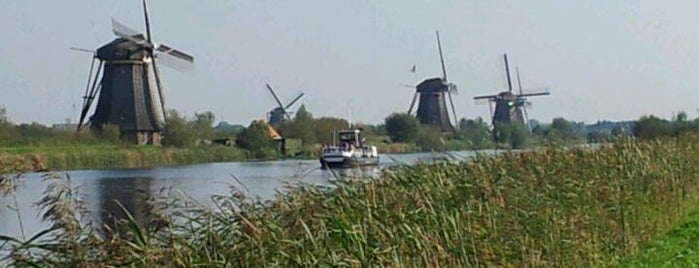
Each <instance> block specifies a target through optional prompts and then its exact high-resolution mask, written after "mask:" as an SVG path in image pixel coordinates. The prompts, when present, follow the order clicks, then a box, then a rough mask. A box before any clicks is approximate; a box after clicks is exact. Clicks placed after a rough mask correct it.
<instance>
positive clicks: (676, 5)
mask: <svg viewBox="0 0 699 268" xmlns="http://www.w3.org/2000/svg"><path fill="white" fill-rule="evenodd" d="M149 8H150V15H151V25H152V29H153V38H154V39H155V41H156V42H158V43H165V44H168V45H171V46H173V47H176V48H178V49H181V50H183V51H186V52H188V53H190V54H192V55H193V56H194V57H195V65H196V70H195V72H193V73H182V72H179V71H175V70H172V69H166V68H164V67H163V68H161V70H162V76H163V79H164V85H165V101H166V105H167V108H172V109H177V110H178V111H180V112H183V113H185V114H187V115H188V116H191V115H192V114H193V113H194V112H200V111H212V112H214V113H215V114H216V116H217V119H223V120H226V121H229V122H233V123H241V124H244V125H247V124H248V123H249V122H250V121H251V120H253V119H256V118H263V117H264V115H265V112H266V111H267V110H269V109H271V108H273V107H274V106H275V104H274V101H273V99H272V97H271V96H270V95H269V93H268V92H267V91H266V90H265V89H264V84H265V83H269V84H271V85H272V86H273V87H274V88H275V89H276V91H277V94H278V95H279V96H280V98H281V99H282V100H283V101H285V100H289V99H290V98H292V97H293V96H294V95H295V94H296V93H298V92H300V91H303V92H305V93H306V96H305V97H304V98H303V99H302V100H301V101H300V102H299V103H304V104H305V105H306V107H307V109H308V110H309V111H310V112H311V113H313V115H314V116H316V117H320V116H334V117H343V118H346V117H348V116H349V115H350V114H351V119H352V120H353V121H362V122H367V123H380V122H383V119H384V118H385V117H386V116H387V115H388V114H390V113H392V112H404V111H406V110H407V109H408V106H409V104H410V100H411V98H412V95H413V91H414V90H413V89H410V88H407V87H401V86H399V84H401V83H407V84H415V83H417V82H419V81H421V80H423V79H424V78H429V77H434V76H438V75H440V73H441V70H440V67H439V58H438V53H437V48H436V41H435V33H434V31H435V30H437V29H438V30H439V31H440V35H441V38H442V45H443V48H444V55H445V58H446V65H447V73H448V77H449V80H450V82H454V83H456V84H457V85H458V87H459V95H455V96H454V102H455V105H456V112H457V115H458V116H459V117H467V118H474V117H483V118H489V115H488V105H487V103H476V102H474V101H473V96H474V95H481V94H494V93H497V92H498V91H499V90H502V89H504V88H505V80H504V75H503V71H502V67H501V66H502V64H501V59H500V55H501V54H502V53H508V55H509V57H510V62H511V65H512V66H513V67H514V66H518V67H519V68H520V72H521V75H522V82H523V85H524V88H525V89H526V88H532V89H535V88H547V89H548V90H549V91H550V92H551V96H546V97H539V98H535V99H532V100H531V101H532V103H533V109H531V110H530V111H529V112H530V116H531V117H532V118H535V119H538V120H540V121H550V120H551V119H552V118H554V117H565V118H567V119H570V120H575V121H585V122H588V123H591V122H595V121H597V120H602V119H611V120H627V119H637V118H638V117H639V116H641V115H646V114H654V115H658V116H661V117H671V116H672V115H673V113H675V112H677V111H686V112H687V113H688V114H689V115H690V117H695V116H696V114H697V112H696V109H697V108H698V107H699V105H698V104H697V103H696V100H699V89H698V88H697V85H699V81H698V80H699V75H698V71H699V66H698V65H697V64H696V63H697V62H698V60H699V29H697V27H696V25H697V23H698V22H699V16H697V10H699V2H697V1H577V0H576V1H561V0H556V1H553V0H552V1H427V0H425V1H416V0H403V1H369V0H351V1H320V0H318V1H281V0H279V1H272V0H269V1H267V0H254V1H252V0H251V1H166V0H150V1H149ZM111 17H114V18H116V19H118V20H119V21H121V22H122V23H124V24H127V25H129V26H131V27H132V28H135V29H138V30H142V29H143V28H144V26H143V17H142V10H141V3H140V1H139V0H100V1H88V0H63V1H48V0H45V1H38V0H21V1H20V0H0V25H2V26H1V27H2V31H0V106H5V107H6V108H7V110H8V113H9V116H10V118H11V120H13V121H15V122H31V121H37V122H40V123H46V124H50V123H57V122H63V121H65V119H66V118H71V119H72V120H73V121H77V116H78V113H79V112H80V111H79V110H80V107H81V105H82V99H81V95H82V94H83V91H84V90H85V82H86V78H87V72H88V69H89V63H90V59H91V55H90V54H87V53H82V52H77V51H73V50H70V49H69V48H70V47H71V46H76V47H84V48H90V49H96V48H97V47H99V46H101V45H103V44H105V43H107V42H109V41H111V40H112V39H113V38H114V36H113V34H112V32H111V24H110V18H111ZM413 64H416V65H417V73H416V75H414V74H413V73H410V72H409V69H410V68H411V67H412V66H413ZM297 107H298V105H296V106H295V107H294V108H297ZM452 120H453V119H452Z"/></svg>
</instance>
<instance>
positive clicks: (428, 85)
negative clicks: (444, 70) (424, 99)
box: [417, 77, 449, 93]
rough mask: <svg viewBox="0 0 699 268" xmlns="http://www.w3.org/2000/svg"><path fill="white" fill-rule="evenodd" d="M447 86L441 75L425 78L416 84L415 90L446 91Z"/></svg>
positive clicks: (424, 91)
mask: <svg viewBox="0 0 699 268" xmlns="http://www.w3.org/2000/svg"><path fill="white" fill-rule="evenodd" d="M448 90H449V87H448V86H447V84H446V83H444V80H442V78H441V77H435V78H430V79H426V80H425V81H422V83H420V84H418V85H417V92H420V93H427V92H446V91H448Z"/></svg>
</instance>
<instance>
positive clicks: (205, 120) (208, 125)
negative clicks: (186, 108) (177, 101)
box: [189, 111, 215, 140]
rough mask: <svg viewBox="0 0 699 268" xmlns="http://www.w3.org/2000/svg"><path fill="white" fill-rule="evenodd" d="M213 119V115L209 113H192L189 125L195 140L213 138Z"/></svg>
mask: <svg viewBox="0 0 699 268" xmlns="http://www.w3.org/2000/svg"><path fill="white" fill-rule="evenodd" d="M214 119H215V117H214V113H212V112H210V111H207V112H203V113H194V120H192V121H191V122H189V124H190V126H191V129H192V131H193V132H194V134H195V135H196V137H197V138H199V139H207V140H210V139H213V137H214V128H213V125H214Z"/></svg>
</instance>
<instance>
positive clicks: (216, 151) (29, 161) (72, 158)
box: [0, 144, 248, 171]
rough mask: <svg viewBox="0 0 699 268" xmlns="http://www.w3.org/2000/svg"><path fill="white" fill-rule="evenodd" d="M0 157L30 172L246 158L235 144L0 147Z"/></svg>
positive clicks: (180, 163)
mask: <svg viewBox="0 0 699 268" xmlns="http://www.w3.org/2000/svg"><path fill="white" fill-rule="evenodd" d="M0 157H3V158H12V159H16V161H19V162H21V163H22V165H23V166H24V167H25V169H26V170H30V171H46V170H75V169H105V168H141V167H151V166H164V165H186V164H198V163H210V162H230V161H244V160H248V156H247V154H246V151H244V150H241V149H238V148H234V147H224V146H206V147H190V148H174V147H159V146H122V145H111V144H95V145H66V146H21V147H0Z"/></svg>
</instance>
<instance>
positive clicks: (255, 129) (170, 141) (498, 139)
mask: <svg viewBox="0 0 699 268" xmlns="http://www.w3.org/2000/svg"><path fill="white" fill-rule="evenodd" d="M167 118H168V120H167V122H166V123H165V124H164V125H163V128H162V136H163V140H162V144H163V146H172V147H190V146H203V145H210V144H216V143H212V141H216V140H222V139H223V140H228V141H230V143H229V145H231V146H235V147H238V148H241V149H244V150H248V151H250V152H251V156H252V157H255V158H273V157H278V156H280V154H279V153H280V141H278V140H274V139H272V137H271V136H270V129H269V125H267V124H266V123H265V122H262V121H252V122H251V123H250V124H249V125H248V126H245V127H240V128H233V129H228V130H224V131H217V130H216V129H215V128H214V127H213V126H214V123H215V119H216V118H215V116H214V114H213V113H212V112H210V111H206V112H201V113H194V116H193V117H191V118H187V117H186V116H184V115H182V114H181V113H179V112H177V111H175V110H169V111H168V113H167ZM273 127H274V130H276V131H277V132H278V133H279V134H280V135H281V136H282V137H284V138H285V140H287V141H297V143H294V144H296V145H298V147H299V148H297V149H296V150H295V151H294V154H296V155H306V156H310V155H313V154H314V153H315V152H316V150H317V147H318V146H320V145H322V144H331V143H332V142H333V136H332V133H333V131H335V130H337V129H343V128H348V127H350V123H349V122H348V121H347V120H345V119H342V118H334V117H320V118H315V117H314V116H313V114H311V113H310V112H309V111H308V110H307V109H306V107H305V106H303V105H302V106H301V107H300V108H299V109H298V111H296V113H295V114H294V116H293V118H289V119H288V120H284V121H283V122H281V123H279V124H277V125H275V126H273ZM352 127H357V128H361V129H362V130H363V134H364V137H365V138H366V139H367V141H369V142H371V143H373V144H375V145H377V146H378V147H379V149H380V150H383V151H391V152H417V151H441V150H473V149H488V148H514V149H517V148H525V147H530V146H539V145H543V144H552V143H553V144H570V143H584V142H605V141H610V140H612V139H614V138H615V137H619V136H632V137H635V138H639V139H654V138H659V137H675V136H678V135H681V134H682V133H686V132H695V131H699V118H697V119H694V120H690V119H688V116H687V114H686V113H683V112H680V113H678V114H676V115H675V116H674V117H673V118H672V119H670V120H667V119H661V118H658V117H655V116H652V115H651V116H642V117H641V118H639V119H638V120H637V121H636V122H634V124H633V127H632V128H631V129H622V128H614V129H611V130H606V131H599V130H594V131H589V130H587V128H586V126H585V124H583V123H582V122H574V121H569V120H566V119H564V118H560V117H559V118H554V119H553V120H552V121H551V122H550V123H539V122H536V121H534V120H532V122H530V125H529V126H525V125H521V124H495V125H492V126H491V125H489V124H488V122H486V121H485V120H483V119H482V118H474V119H468V118H461V119H460V120H459V121H458V124H457V126H456V127H455V128H454V131H452V132H448V133H445V132H442V131H441V130H440V129H436V128H433V127H430V126H425V125H421V124H420V123H419V122H418V120H417V118H415V117H414V116H411V115H408V114H406V113H393V114H390V115H388V116H387V117H386V118H385V119H384V122H383V123H381V124H376V125H372V124H363V123H354V124H353V126H352ZM74 143H81V144H84V143H114V144H119V130H118V128H117V127H116V126H105V127H104V128H103V131H102V132H101V133H98V134H94V133H90V132H88V131H84V133H82V134H80V135H76V134H75V133H71V132H68V131H61V130H56V129H53V128H51V127H48V126H45V125H42V124H39V123H29V124H26V123H25V124H15V123H13V122H11V121H10V119H9V117H8V116H7V110H6V109H5V108H3V107H0V145H2V146H12V145H56V144H74ZM287 146H288V144H287Z"/></svg>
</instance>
